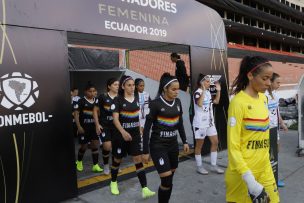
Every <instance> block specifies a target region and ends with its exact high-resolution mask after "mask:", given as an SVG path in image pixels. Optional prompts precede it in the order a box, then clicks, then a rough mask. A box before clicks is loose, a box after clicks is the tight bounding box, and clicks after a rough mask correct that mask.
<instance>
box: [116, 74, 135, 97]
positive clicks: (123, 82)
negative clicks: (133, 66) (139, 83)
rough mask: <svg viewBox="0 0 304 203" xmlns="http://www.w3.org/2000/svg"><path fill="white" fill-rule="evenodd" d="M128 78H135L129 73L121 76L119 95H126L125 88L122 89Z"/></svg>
mask: <svg viewBox="0 0 304 203" xmlns="http://www.w3.org/2000/svg"><path fill="white" fill-rule="evenodd" d="M128 80H133V78H132V77H131V76H129V75H123V76H122V77H121V78H120V81H119V88H118V95H120V96H122V97H123V96H124V93H125V91H124V89H122V87H123V86H124V85H125V83H126V82H127V81H128Z"/></svg>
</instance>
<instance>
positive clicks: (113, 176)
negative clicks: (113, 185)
mask: <svg viewBox="0 0 304 203" xmlns="http://www.w3.org/2000/svg"><path fill="white" fill-rule="evenodd" d="M119 165H120V163H117V162H116V161H115V160H114V158H113V161H112V166H111V180H112V182H116V181H117V174H118V170H119Z"/></svg>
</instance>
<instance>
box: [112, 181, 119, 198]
mask: <svg viewBox="0 0 304 203" xmlns="http://www.w3.org/2000/svg"><path fill="white" fill-rule="evenodd" d="M110 188H111V193H112V195H119V190H118V184H117V181H116V182H112V181H111V184H110Z"/></svg>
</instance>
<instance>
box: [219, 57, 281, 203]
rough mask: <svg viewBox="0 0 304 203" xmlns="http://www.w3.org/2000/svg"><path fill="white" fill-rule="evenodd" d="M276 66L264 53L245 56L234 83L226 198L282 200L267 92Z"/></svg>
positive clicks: (258, 201) (256, 201) (256, 202)
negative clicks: (271, 148) (271, 149)
mask: <svg viewBox="0 0 304 203" xmlns="http://www.w3.org/2000/svg"><path fill="white" fill-rule="evenodd" d="M272 74H273V69H272V67H271V65H270V63H269V61H268V60H267V59H265V58H263V57H260V56H254V57H249V56H246V57H244V58H243V60H242V62H241V65H240V70H239V74H238V76H237V78H236V79H235V81H234V82H233V85H232V94H233V95H235V96H234V98H233V99H232V101H231V103H230V105H229V110H228V125H227V133H228V161H229V162H228V168H227V170H226V173H225V182H226V201H227V202H235V203H247V202H248V203H250V202H254V203H269V202H271V203H278V202H279V201H280V200H279V193H278V190H277V186H276V182H275V179H274V175H273V172H272V168H271V165H270V160H269V145H270V141H269V117H268V115H269V114H268V106H267V98H266V96H265V95H264V92H265V91H266V90H267V89H268V88H269V87H270V84H271V81H270V79H271V77H272Z"/></svg>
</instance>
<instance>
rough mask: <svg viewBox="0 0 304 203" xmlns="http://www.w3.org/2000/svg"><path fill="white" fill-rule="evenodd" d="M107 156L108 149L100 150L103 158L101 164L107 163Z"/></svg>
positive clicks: (108, 155)
mask: <svg viewBox="0 0 304 203" xmlns="http://www.w3.org/2000/svg"><path fill="white" fill-rule="evenodd" d="M109 157H110V151H107V150H104V149H103V150H102V158H103V164H104V165H107V164H109Z"/></svg>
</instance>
